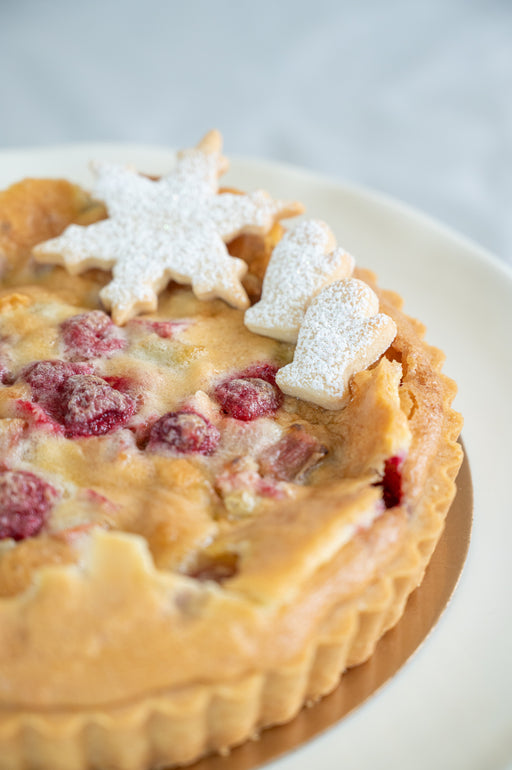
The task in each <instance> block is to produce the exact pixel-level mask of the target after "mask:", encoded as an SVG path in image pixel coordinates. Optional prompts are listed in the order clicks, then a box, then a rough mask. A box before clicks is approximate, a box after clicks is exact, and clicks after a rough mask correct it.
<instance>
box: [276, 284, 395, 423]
mask: <svg viewBox="0 0 512 770" xmlns="http://www.w3.org/2000/svg"><path fill="white" fill-rule="evenodd" d="M378 309H379V301H378V297H377V295H376V294H375V292H374V291H373V290H372V289H371V288H370V287H369V286H368V285H367V284H365V283H364V282H363V281H360V280H358V279H355V278H354V279H345V280H341V281H338V282H336V283H333V284H331V285H330V286H328V287H326V288H325V289H323V290H322V291H321V292H320V293H319V294H318V295H317V297H315V299H313V301H312V302H311V304H310V306H309V308H308V309H307V311H306V314H305V317H304V322H303V324H302V326H301V329H300V332H299V338H298V341H297V347H296V350H295V356H294V359H293V362H292V363H291V364H288V366H285V367H283V368H282V369H280V370H279V372H278V373H277V376H276V382H277V384H278V385H279V387H280V388H281V390H282V391H284V392H285V393H288V394H289V395H292V396H296V397H298V398H303V399H305V400H307V401H312V402H313V403H315V404H319V405H320V406H323V407H325V408H326V409H339V408H341V407H342V406H343V404H344V402H345V400H346V397H347V386H348V382H349V379H350V377H351V376H352V375H353V374H355V373H356V372H358V371H362V370H363V369H366V368H367V367H368V366H370V365H371V364H372V363H374V362H375V361H376V360H377V359H378V358H379V356H381V355H382V354H383V353H384V352H385V351H386V350H387V348H388V347H389V345H390V344H391V342H392V341H393V339H394V338H395V335H396V325H395V323H394V321H393V320H392V319H391V318H390V317H389V316H387V315H385V314H384V313H379V312H378Z"/></svg>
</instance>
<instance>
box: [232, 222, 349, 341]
mask: <svg viewBox="0 0 512 770" xmlns="http://www.w3.org/2000/svg"><path fill="white" fill-rule="evenodd" d="M353 269H354V259H353V257H351V256H350V254H347V252H345V251H344V250H343V249H341V248H336V241H335V239H334V235H333V234H332V232H331V230H330V229H329V227H328V226H327V225H326V224H325V223H324V222H321V221H320V220H316V219H309V220H305V221H303V222H300V224H298V225H297V226H296V227H294V229H293V230H290V231H289V232H287V233H285V235H284V236H283V238H282V239H281V240H280V241H279V243H278V244H277V246H276V247H275V249H274V251H273V252H272V256H271V258H270V262H269V264H268V267H267V271H266V273H265V278H264V281H263V290H262V297H261V301H260V302H257V303H256V304H255V305H253V306H252V307H250V308H249V309H248V310H247V311H246V313H245V319H244V322H245V325H246V326H247V328H248V329H250V330H251V331H252V332H254V333H255V334H263V335H264V336H266V337H274V338H275V339H277V340H282V341H283V342H297V337H298V335H299V328H300V325H301V323H302V321H303V319H304V313H305V312H306V307H307V305H308V304H309V302H310V301H311V299H312V298H313V297H314V296H315V295H316V294H318V292H319V291H321V289H323V288H324V287H325V286H327V285H328V284H330V283H333V281H337V280H339V279H340V278H348V277H349V276H350V275H351V274H352V270H353Z"/></svg>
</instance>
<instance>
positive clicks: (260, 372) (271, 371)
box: [237, 361, 279, 385]
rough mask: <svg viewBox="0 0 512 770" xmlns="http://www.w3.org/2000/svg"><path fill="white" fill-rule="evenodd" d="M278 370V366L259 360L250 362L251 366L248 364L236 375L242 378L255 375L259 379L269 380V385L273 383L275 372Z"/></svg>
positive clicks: (274, 382) (274, 381)
mask: <svg viewBox="0 0 512 770" xmlns="http://www.w3.org/2000/svg"><path fill="white" fill-rule="evenodd" d="M278 371H279V367H278V366H276V365H275V364H269V363H265V362H261V361H260V362H258V363H256V364H251V366H248V367H247V369H245V370H244V371H243V372H241V373H240V374H239V375H237V376H238V377H244V378H246V377H249V378H252V377H257V378H258V379H260V380H265V382H270V384H271V385H275V384H276V374H277V372H278Z"/></svg>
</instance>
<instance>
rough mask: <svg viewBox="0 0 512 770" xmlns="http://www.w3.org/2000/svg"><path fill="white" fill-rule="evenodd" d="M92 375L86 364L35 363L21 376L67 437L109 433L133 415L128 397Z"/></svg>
mask: <svg viewBox="0 0 512 770" xmlns="http://www.w3.org/2000/svg"><path fill="white" fill-rule="evenodd" d="M92 372H93V368H92V367H91V366H90V365H89V364H80V363H67V362H65V361H38V362H37V363H35V364H32V365H31V366H29V367H28V368H27V369H26V370H25V371H24V373H23V377H24V379H25V380H26V381H27V382H28V384H29V385H30V386H31V388H32V396H33V398H34V401H36V403H38V404H39V405H40V406H41V407H42V408H43V409H44V411H45V412H46V414H47V415H48V416H49V417H50V418H51V419H52V420H54V421H56V422H58V423H60V425H62V426H63V427H64V431H65V435H66V438H75V437H76V436H100V435H103V434H104V433H109V432H110V431H111V430H114V428H119V427H121V426H122V425H124V424H125V423H126V422H127V421H128V420H129V419H130V417H131V416H132V415H133V413H134V412H135V402H134V400H133V399H132V398H131V397H130V396H129V395H128V394H126V393H120V392H119V390H117V389H116V388H115V387H112V386H111V385H110V384H109V383H108V382H106V381H105V380H103V379H102V378H101V377H95V376H94V375H93V374H92ZM123 384H126V383H125V381H124V378H123Z"/></svg>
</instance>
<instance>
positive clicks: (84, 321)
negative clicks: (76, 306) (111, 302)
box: [60, 310, 127, 361]
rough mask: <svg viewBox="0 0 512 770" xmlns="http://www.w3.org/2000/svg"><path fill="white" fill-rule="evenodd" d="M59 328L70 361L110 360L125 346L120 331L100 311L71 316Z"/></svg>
mask: <svg viewBox="0 0 512 770" xmlns="http://www.w3.org/2000/svg"><path fill="white" fill-rule="evenodd" d="M60 328H61V331H62V337H63V339H64V344H65V345H66V353H67V356H68V358H69V359H70V360H71V361H89V360H90V359H91V358H110V357H111V356H113V355H114V353H116V352H117V351H118V350H123V348H125V347H126V345H127V342H126V339H125V338H124V337H123V336H122V333H121V331H120V329H118V327H117V326H115V325H114V324H113V323H112V321H111V319H110V318H109V316H108V315H107V314H106V313H103V312H102V311H101V310H91V312H89V313H81V314H80V315H75V316H72V317H71V318H68V319H66V321H64V322H63V323H62V324H61V325H60Z"/></svg>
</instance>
